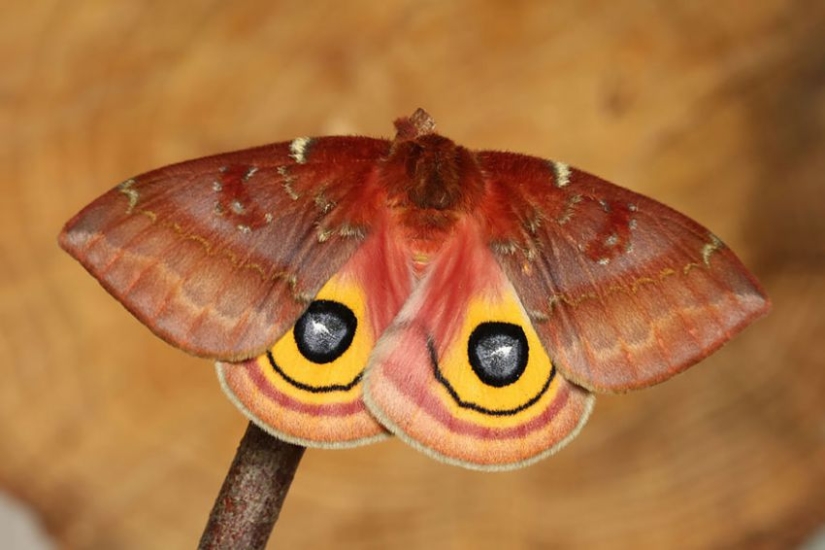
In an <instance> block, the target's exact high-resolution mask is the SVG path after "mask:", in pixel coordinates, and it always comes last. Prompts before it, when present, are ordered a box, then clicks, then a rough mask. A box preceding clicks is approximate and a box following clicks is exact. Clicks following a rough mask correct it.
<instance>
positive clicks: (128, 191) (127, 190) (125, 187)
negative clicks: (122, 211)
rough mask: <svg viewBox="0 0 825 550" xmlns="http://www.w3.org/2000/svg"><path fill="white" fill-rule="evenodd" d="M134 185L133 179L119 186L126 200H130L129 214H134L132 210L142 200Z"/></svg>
mask: <svg viewBox="0 0 825 550" xmlns="http://www.w3.org/2000/svg"><path fill="white" fill-rule="evenodd" d="M134 185H135V179H134V178H131V179H128V180H126V181H124V182H123V183H121V184H120V185H118V186H117V188H118V190H119V191H120V192H121V193H123V194H124V195H126V198H128V199H129V206H127V207H126V213H127V214H131V213H132V210H134V209H135V206H136V205H137V202H138V199H139V198H140V194H139V193H138V191H137V189H135V188H134V187H133V186H134Z"/></svg>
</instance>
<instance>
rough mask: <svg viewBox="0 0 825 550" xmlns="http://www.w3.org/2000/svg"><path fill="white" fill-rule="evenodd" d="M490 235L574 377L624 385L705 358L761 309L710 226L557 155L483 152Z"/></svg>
mask: <svg viewBox="0 0 825 550" xmlns="http://www.w3.org/2000/svg"><path fill="white" fill-rule="evenodd" d="M478 159H479V163H480V166H481V169H482V170H483V172H484V173H485V174H486V175H487V177H488V196H487V198H486V202H485V205H484V207H483V213H484V215H485V217H486V219H487V220H488V226H489V231H490V245H491V247H492V249H493V251H494V254H495V256H496V258H497V259H498V261H499V262H500V263H501V265H502V267H503V268H504V271H505V273H506V274H507V275H508V277H509V278H510V280H511V282H512V283H513V285H514V286H515V288H516V291H517V292H518V294H519V297H520V298H521V300H522V303H523V305H524V307H525V308H526V309H527V311H528V313H529V315H530V316H531V318H532V321H533V323H534V326H535V328H536V331H537V332H538V334H539V337H540V339H541V340H542V343H543V344H544V346H545V347H546V351H547V352H548V354H549V355H550V357H551V358H552V359H553V360H554V362H555V363H556V365H557V367H558V368H559V370H560V371H561V372H562V373H564V375H565V376H566V377H567V378H569V379H570V380H572V381H573V382H575V383H577V384H580V385H582V386H584V387H586V388H588V389H591V390H596V391H610V392H615V391H625V390H629V389H634V388H639V387H644V386H648V385H651V384H655V383H658V382H661V381H663V380H665V379H667V378H669V377H671V376H673V375H674V374H676V373H678V372H681V371H682V370H684V369H686V368H688V367H689V366H690V365H692V364H694V363H696V362H697V361H699V360H700V359H702V358H704V357H706V356H707V355H708V354H710V353H711V352H712V351H714V350H715V349H717V348H718V347H719V346H721V345H722V344H723V343H725V342H726V341H727V340H729V339H730V338H732V337H733V336H734V335H735V334H736V333H738V332H739V331H741V330H742V329H743V328H744V327H745V326H746V325H747V324H749V323H750V322H751V321H753V320H754V319H755V318H757V317H759V316H761V315H763V314H764V313H766V312H767V310H768V309H769V304H768V301H767V298H766V297H765V295H764V293H763V291H762V290H761V288H760V287H759V284H758V283H757V282H756V280H755V279H754V278H753V276H752V275H751V274H750V273H749V272H748V271H747V269H745V267H744V266H743V265H742V263H741V262H740V261H739V260H738V259H737V258H736V256H735V255H734V254H733V252H731V251H730V250H729V249H728V248H726V247H725V245H724V244H723V243H722V242H721V241H719V239H717V238H716V237H715V236H714V235H712V234H711V233H710V232H709V231H708V230H707V229H705V228H704V227H702V226H700V225H699V224H697V223H696V222H694V221H692V220H690V219H688V218H687V217H685V216H683V215H682V214H679V213H678V212H675V211H674V210H672V209H670V208H668V207H666V206H664V205H662V204H660V203H658V202H656V201H654V200H652V199H649V198H646V197H644V196H641V195H639V194H636V193H633V192H631V191H629V190H627V189H623V188H621V187H618V186H616V185H613V184H611V183H608V182H606V181H604V180H601V179H599V178H597V177H595V176H593V175H590V174H587V173H585V172H581V171H578V170H573V169H569V168H568V167H567V166H566V165H564V164H561V163H554V162H549V161H544V160H541V159H537V158H533V157H527V156H523V155H515V154H509V153H497V152H481V153H479V155H478Z"/></svg>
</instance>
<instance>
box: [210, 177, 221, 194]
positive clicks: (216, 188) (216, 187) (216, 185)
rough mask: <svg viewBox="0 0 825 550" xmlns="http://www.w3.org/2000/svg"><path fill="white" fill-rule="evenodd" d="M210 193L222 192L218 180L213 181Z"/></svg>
mask: <svg viewBox="0 0 825 550" xmlns="http://www.w3.org/2000/svg"><path fill="white" fill-rule="evenodd" d="M212 191H214V192H215V193H220V192H221V191H223V185H222V184H221V182H219V181H218V180H215V181H213V182H212Z"/></svg>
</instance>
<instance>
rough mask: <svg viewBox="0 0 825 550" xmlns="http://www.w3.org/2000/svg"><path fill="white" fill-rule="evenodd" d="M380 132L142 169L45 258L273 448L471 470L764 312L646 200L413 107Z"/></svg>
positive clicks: (731, 269)
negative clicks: (450, 132) (62, 254)
mask: <svg viewBox="0 0 825 550" xmlns="http://www.w3.org/2000/svg"><path fill="white" fill-rule="evenodd" d="M396 127H397V130H398V134H397V135H396V137H395V139H394V140H392V141H388V140H380V139H372V138H363V137H324V138H297V139H295V140H292V141H290V142H285V143H280V144H274V145H270V146H265V147H260V148H256V149H250V150H246V151H239V152H236V153H228V154H224V155H217V156H214V157H208V158H205V159H200V160H196V161H190V162H188V163H181V164H178V165H173V166H170V167H167V168H163V169H160V170H156V171H153V172H149V173H147V174H144V175H142V176H139V177H137V178H134V179H131V180H128V181H127V182H125V183H124V184H122V185H121V186H119V187H118V188H117V189H116V190H113V191H112V192H110V193H109V194H107V195H104V196H103V197H102V198H100V199H99V200H98V201H96V202H95V203H93V204H92V205H90V206H89V207H87V209H85V210H84V211H83V212H81V213H80V214H78V216H76V217H75V218H74V219H72V220H71V221H70V222H69V223H68V224H67V228H66V230H65V231H64V233H63V234H62V235H61V244H62V245H63V246H64V248H66V249H67V250H68V251H69V252H71V253H72V254H73V255H74V256H75V257H77V258H78V259H79V260H80V261H81V262H82V263H83V264H84V265H85V266H86V267H87V269H89V270H90V271H91V272H92V273H93V274H94V275H95V276H96V277H98V278H99V279H100V281H101V283H102V284H103V285H104V286H105V287H106V288H107V289H108V290H109V291H110V292H112V294H114V295H115V296H116V297H118V299H120V300H121V301H122V302H123V303H124V304H125V305H126V307H128V308H129V309H130V310H131V311H132V312H133V313H134V314H135V315H136V316H138V318H140V319H141V320H143V321H144V322H145V323H146V324H147V325H149V326H150V328H152V330H154V331H155V332H156V333H157V334H159V335H160V336H162V337H163V338H165V339H166V340H168V341H169V342H171V343H173V344H175V345H177V346H180V347H182V348H183V349H185V350H187V351H190V352H192V353H196V354H199V355H203V356H207V357H212V358H216V359H218V360H219V363H218V372H219V376H220V378H221V381H222V384H223V386H224V389H225V390H226V391H227V393H228V394H229V395H230V397H231V398H232V399H233V401H234V402H235V403H236V404H237V405H238V407H239V408H240V409H241V410H242V411H244V413H245V414H247V415H248V416H249V417H250V418H251V419H252V420H253V421H255V422H256V423H258V424H259V425H261V426H262V427H264V428H265V429H267V430H269V431H270V432H272V433H274V434H276V435H278V436H279V437H281V438H284V439H287V440H290V441H295V442H299V443H301V444H305V445H313V446H352V445H358V444H363V443H367V442H370V441H374V440H376V439H380V438H382V437H385V436H386V435H387V433H388V431H389V432H392V433H394V434H396V435H399V436H400V437H402V438H404V439H405V440H406V441H408V442H410V443H412V444H413V445H415V446H416V447H418V448H420V449H422V450H424V451H425V452H428V453H429V454H431V455H433V456H436V457H438V458H440V459H442V460H445V461H447V462H451V463H456V464H461V465H463V466H467V467H471V468H480V469H508V468H514V467H519V466H523V465H525V464H529V463H531V462H533V461H535V460H538V459H539V458H541V457H543V456H546V455H548V454H550V453H552V452H554V451H555V450H556V449H558V448H560V447H561V446H563V445H564V444H565V443H566V442H567V441H569V440H570V439H571V438H572V437H574V436H575V435H576V433H577V432H578V430H579V429H580V428H581V426H582V425H583V424H584V422H585V421H586V419H587V416H588V414H589V411H590V409H591V407H592V403H593V398H592V394H591V393H590V392H591V391H612V392H616V391H626V390H629V389H634V388H639V387H644V386H648V385H651V384H655V383H657V382H661V381H662V380H665V379H666V378H668V377H670V376H673V375H674V374H676V373H678V372H681V371H682V370H684V369H685V368H687V367H689V366H690V365H692V364H693V363H695V362H696V361H698V360H700V359H701V358H703V357H705V356H706V355H707V354H709V353H710V352H712V351H713V350H714V349H716V348H718V347H719V346H721V345H722V344H723V343H724V342H725V341H726V340H727V339H729V338H730V337H732V336H733V335H734V334H735V333H737V332H738V331H740V330H741V329H742V328H744V327H745V326H746V325H747V324H748V323H749V322H751V321H752V320H753V319H755V318H757V317H758V316H760V315H762V314H764V313H765V312H766V311H767V308H768V304H767V301H766V299H765V297H764V295H763V293H762V291H761V289H760V288H759V286H758V283H756V281H755V280H754V279H753V278H752V276H751V275H750V274H749V273H748V272H747V271H746V270H745V268H744V267H743V266H742V265H741V263H740V262H739V261H738V259H737V258H736V257H735V256H734V255H733V253H732V252H731V251H729V250H728V249H727V248H725V247H724V245H723V244H722V243H721V242H720V241H719V240H718V239H717V238H716V237H714V236H713V235H712V234H710V233H709V232H708V231H707V230H706V229H704V228H703V227H701V226H699V225H698V224H696V223H695V222H693V221H691V220H689V219H687V218H686V217H684V216H682V215H681V214H678V213H676V212H675V211H673V210H671V209H669V208H667V207H665V206H663V205H661V204H659V203H657V202H655V201H653V200H651V199H648V198H646V197H643V196H640V195H637V194H635V193H633V192H631V191H628V190H626V189H623V188H620V187H617V186H614V185H612V184H610V183H608V182H605V181H603V180H601V179H599V178H597V177H595V176H592V175H590V174H587V173H585V172H581V171H578V170H574V169H571V168H569V167H568V166H567V165H565V164H563V163H560V162H553V161H545V160H542V159H538V158H535V157H529V156H525V155H518V154H514V153H502V152H494V151H471V150H469V149H466V148H464V147H461V146H458V145H456V144H455V143H453V142H452V141H450V140H449V139H447V138H444V137H442V136H440V135H438V134H435V133H434V125H433V122H432V119H430V118H429V116H428V115H426V113H424V112H423V111H418V112H416V113H415V114H414V115H413V116H412V117H410V118H408V119H401V120H399V121H397V122H396Z"/></svg>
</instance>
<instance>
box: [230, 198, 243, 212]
mask: <svg viewBox="0 0 825 550" xmlns="http://www.w3.org/2000/svg"><path fill="white" fill-rule="evenodd" d="M229 207H230V208H231V209H232V212H234V213H235V214H243V213H244V212H245V211H246V208H244V205H243V204H241V201H239V200H237V199H236V200H233V201H232V203H231V204H230V206H229Z"/></svg>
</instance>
